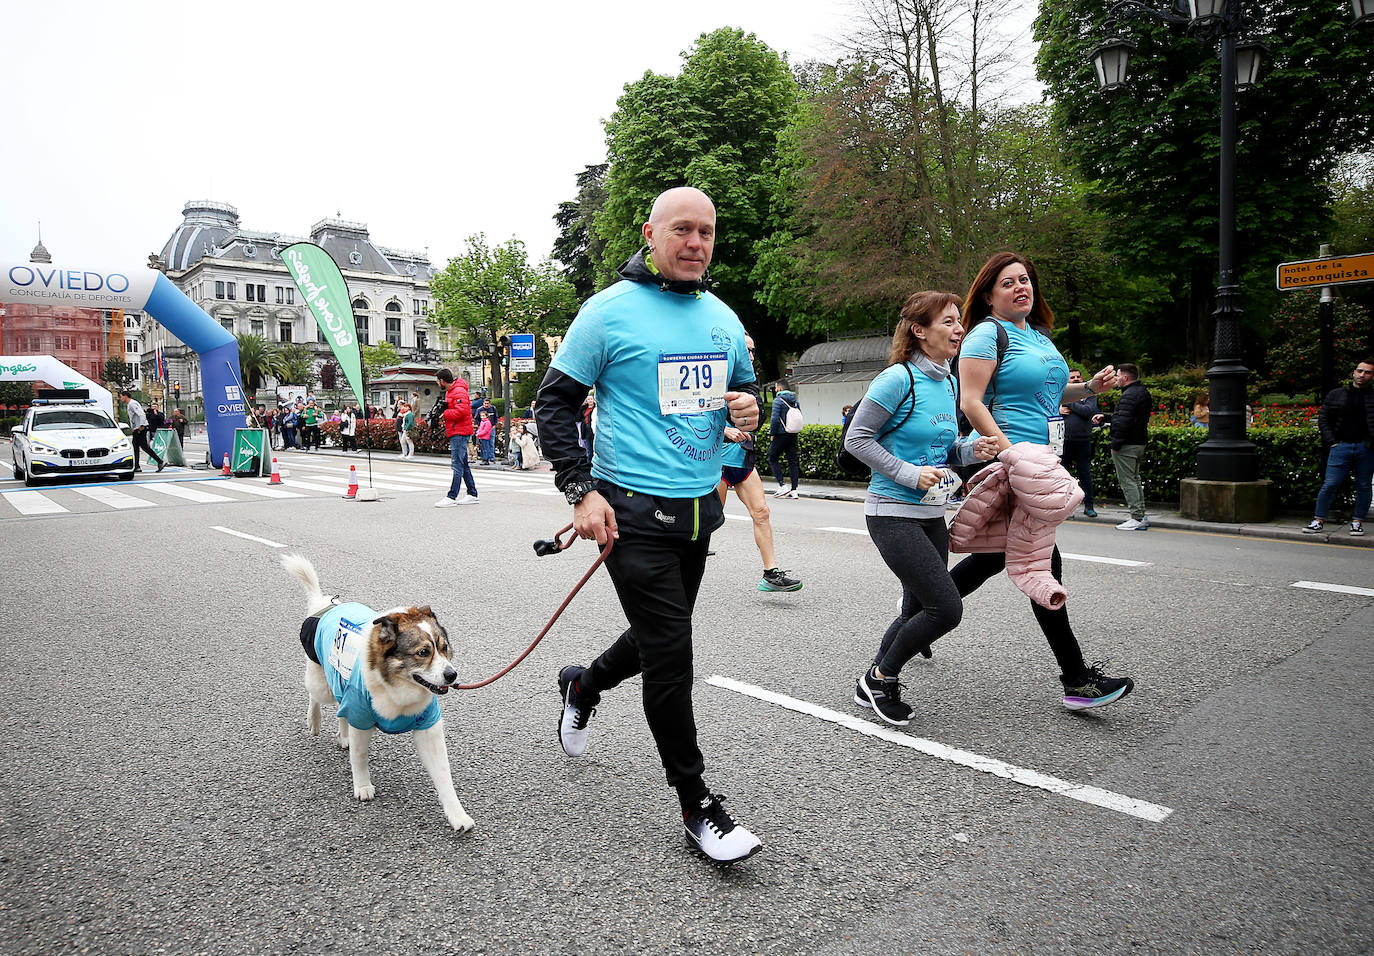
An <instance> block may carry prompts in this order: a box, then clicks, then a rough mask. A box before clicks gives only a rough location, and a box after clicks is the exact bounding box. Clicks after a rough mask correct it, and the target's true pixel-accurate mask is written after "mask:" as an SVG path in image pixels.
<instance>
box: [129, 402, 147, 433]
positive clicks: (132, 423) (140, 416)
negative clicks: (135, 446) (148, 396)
mask: <svg viewBox="0 0 1374 956" xmlns="http://www.w3.org/2000/svg"><path fill="white" fill-rule="evenodd" d="M147 426H148V416H147V415H146V414H144V412H143V406H142V405H140V404H139V403H138V402H137V401H136V400H134V399H132V398H131V399H129V428H130V429H135V428H146V427H147Z"/></svg>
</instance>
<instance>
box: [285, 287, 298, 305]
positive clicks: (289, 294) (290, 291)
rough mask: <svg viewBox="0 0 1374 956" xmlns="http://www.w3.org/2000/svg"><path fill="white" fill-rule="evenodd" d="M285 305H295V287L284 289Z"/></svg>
mask: <svg viewBox="0 0 1374 956" xmlns="http://www.w3.org/2000/svg"><path fill="white" fill-rule="evenodd" d="M286 304H287V305H295V304H296V288H295V286H287V287H286Z"/></svg>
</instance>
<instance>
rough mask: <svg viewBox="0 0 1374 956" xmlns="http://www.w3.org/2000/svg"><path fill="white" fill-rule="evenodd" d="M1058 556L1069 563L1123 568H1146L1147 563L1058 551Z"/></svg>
mask: <svg viewBox="0 0 1374 956" xmlns="http://www.w3.org/2000/svg"><path fill="white" fill-rule="evenodd" d="M1059 556H1060V557H1062V558H1067V559H1068V560H1070V561H1091V562H1093V563H1094V564H1118V565H1120V566H1121V567H1123V568H1148V567H1149V566H1150V562H1149V561H1127V560H1126V559H1125V558H1104V557H1102V556H1101V555H1099V554H1069V552H1067V551H1060V552H1059Z"/></svg>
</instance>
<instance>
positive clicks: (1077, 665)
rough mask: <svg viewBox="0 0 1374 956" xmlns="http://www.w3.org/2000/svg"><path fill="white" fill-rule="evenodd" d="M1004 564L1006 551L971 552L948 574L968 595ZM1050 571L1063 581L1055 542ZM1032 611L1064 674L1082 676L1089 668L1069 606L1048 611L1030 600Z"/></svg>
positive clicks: (964, 595)
mask: <svg viewBox="0 0 1374 956" xmlns="http://www.w3.org/2000/svg"><path fill="white" fill-rule="evenodd" d="M1006 566H1007V556H1006V555H1005V554H970V555H969V556H968V557H967V558H964V560H962V561H960V562H959V563H958V564H956V565H955V566H954V569H953V570H952V571H950V572H949V574H950V577H951V578H953V579H954V585H955V587H957V588H958V589H959V596H960V597H967V596H968V595H970V594H972V593H973V592H974V591H976V590H978V589H979V588H980V587H982V586H983V582H984V581H986V580H987V579H988V578H990V577H992V576H993V575H994V574H998V573H1000V572H1001V571H1003V570H1005V569H1006ZM1050 574H1052V575H1053V576H1054V579H1055V580H1056V581H1058V582H1059V583H1061V584H1062V583H1064V562H1063V560H1062V559H1061V558H1060V557H1059V546H1058V545H1055V547H1054V553H1053V554H1052V555H1051V556H1050ZM1031 612H1032V613H1033V614H1034V615H1035V619H1036V621H1038V622H1039V624H1040V630H1041V631H1042V632H1044V635H1045V640H1046V641H1048V642H1049V645H1050V651H1051V652H1052V653H1053V654H1054V659H1055V660H1056V661H1058V662H1059V670H1060V671H1061V672H1062V674H1063V676H1064V677H1066V678H1069V679H1073V678H1077V677H1081V676H1082V675H1083V674H1084V673H1085V672H1086V671H1087V669H1088V668H1087V665H1085V664H1084V663H1083V651H1082V650H1081V649H1080V648H1079V646H1078V639H1077V638H1076V637H1074V636H1073V628H1072V627H1070V626H1069V609H1068V606H1067V605H1061V606H1060V608H1059V610H1057V611H1051V610H1050V609H1049V608H1045V607H1041V606H1040V605H1039V604H1036V603H1035V602H1034V601H1032V602H1031Z"/></svg>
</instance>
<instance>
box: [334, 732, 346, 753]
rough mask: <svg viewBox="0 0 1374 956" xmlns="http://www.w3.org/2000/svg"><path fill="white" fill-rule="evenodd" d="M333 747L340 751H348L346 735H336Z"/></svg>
mask: <svg viewBox="0 0 1374 956" xmlns="http://www.w3.org/2000/svg"><path fill="white" fill-rule="evenodd" d="M334 746H335V747H338V748H339V749H340V750H347V749H348V734H336V735H335V736H334Z"/></svg>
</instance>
